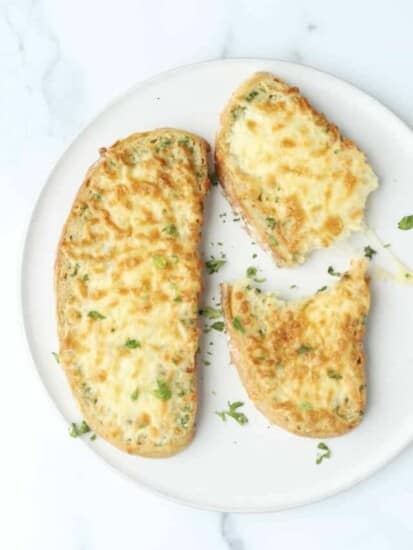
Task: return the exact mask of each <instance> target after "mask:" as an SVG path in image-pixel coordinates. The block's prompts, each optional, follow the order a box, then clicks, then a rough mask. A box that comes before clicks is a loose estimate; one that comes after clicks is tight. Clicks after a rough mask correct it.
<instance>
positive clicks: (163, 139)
mask: <svg viewBox="0 0 413 550" xmlns="http://www.w3.org/2000/svg"><path fill="white" fill-rule="evenodd" d="M158 145H159V147H168V145H172V140H171V139H170V138H166V137H161V138H160V139H159V141H158Z"/></svg>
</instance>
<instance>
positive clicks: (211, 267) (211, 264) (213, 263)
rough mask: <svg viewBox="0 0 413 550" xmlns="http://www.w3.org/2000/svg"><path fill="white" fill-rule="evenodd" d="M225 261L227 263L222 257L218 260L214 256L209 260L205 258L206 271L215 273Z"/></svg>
mask: <svg viewBox="0 0 413 550" xmlns="http://www.w3.org/2000/svg"><path fill="white" fill-rule="evenodd" d="M226 263H227V261H226V260H223V259H220V260H218V259H215V258H211V259H210V260H207V261H206V262H205V267H206V268H207V270H208V273H209V274H212V273H217V272H218V271H219V270H220V269H221V267H222V266H223V265H225V264H226Z"/></svg>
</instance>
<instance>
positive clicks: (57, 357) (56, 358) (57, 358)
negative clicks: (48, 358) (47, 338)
mask: <svg viewBox="0 0 413 550" xmlns="http://www.w3.org/2000/svg"><path fill="white" fill-rule="evenodd" d="M52 355H53V357H54V358H55V360H56V363H60V356H59V354H58V353H56V352H55V351H52Z"/></svg>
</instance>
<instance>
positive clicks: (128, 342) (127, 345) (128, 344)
mask: <svg viewBox="0 0 413 550" xmlns="http://www.w3.org/2000/svg"><path fill="white" fill-rule="evenodd" d="M140 347H141V343H140V342H139V341H138V340H134V339H133V338H128V339H127V340H126V342H125V348H129V349H136V348H140Z"/></svg>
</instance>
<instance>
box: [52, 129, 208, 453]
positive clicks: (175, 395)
mask: <svg viewBox="0 0 413 550" xmlns="http://www.w3.org/2000/svg"><path fill="white" fill-rule="evenodd" d="M207 186H208V179H207V160H206V147H205V144H204V143H203V142H202V141H201V140H199V139H198V138H196V137H194V136H192V135H188V134H185V133H183V132H178V131H173V130H159V131H155V132H151V133H147V134H136V135H133V136H130V137H129V138H127V139H126V140H123V141H120V142H118V143H116V144H115V145H114V146H113V147H111V148H110V149H108V150H103V151H102V159H101V160H100V161H99V162H98V163H97V164H96V165H95V167H93V168H92V169H91V171H90V172H89V174H88V177H87V179H86V181H85V183H84V185H83V186H82V188H81V190H80V192H79V195H78V197H77V199H76V201H75V204H74V207H73V210H72V213H71V215H70V217H69V219H68V222H67V224H66V226H65V229H64V233H63V237H62V241H61V244H60V249H59V256H58V261H57V296H58V318H59V335H60V342H61V349H60V354H61V359H62V362H63V365H64V367H65V369H66V372H67V373H68V376H69V379H70V381H71V385H72V388H73V390H74V392H75V394H76V397H77V398H78V400H79V402H80V404H81V406H82V409H83V412H84V414H85V417H86V419H87V421H88V422H89V423H90V424H91V427H92V429H94V430H95V431H97V432H98V433H99V434H100V435H102V436H103V437H106V438H107V439H109V440H110V441H112V442H114V443H115V444H116V445H118V446H120V447H122V448H125V449H127V450H128V451H129V452H136V453H138V454H149V455H150V454H154V455H156V454H159V455H162V454H170V453H172V452H174V451H175V450H176V449H178V448H179V447H180V446H182V445H183V444H184V442H187V441H188V440H189V439H190V434H191V433H192V431H193V428H194V419H195V411H196V379H195V365H194V356H195V353H196V350H197V345H198V334H199V329H198V327H197V307H198V296H199V293H200V289H201V282H200V260H199V256H198V251H197V246H198V243H199V239H200V227H201V221H202V204H203V198H204V195H205V193H206V191H207Z"/></svg>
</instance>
